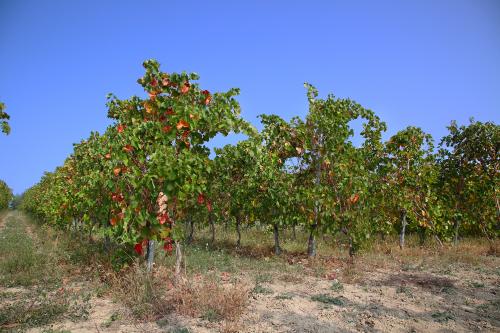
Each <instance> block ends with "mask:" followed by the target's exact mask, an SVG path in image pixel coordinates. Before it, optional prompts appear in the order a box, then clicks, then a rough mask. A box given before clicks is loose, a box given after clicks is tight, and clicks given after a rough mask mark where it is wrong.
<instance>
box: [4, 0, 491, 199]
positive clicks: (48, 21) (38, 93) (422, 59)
mask: <svg viewBox="0 0 500 333" xmlns="http://www.w3.org/2000/svg"><path fill="white" fill-rule="evenodd" d="M148 58H156V59H158V60H159V61H160V63H161V64H162V68H163V70H165V71H182V70H186V71H194V72H197V73H198V74H200V75H201V83H202V85H203V86H204V87H206V88H207V89H209V90H226V89H228V88H230V87H239V88H241V96H240V98H239V101H240V103H241V106H242V110H243V112H242V114H243V116H244V117H245V118H246V119H247V120H249V121H251V122H252V123H254V124H255V125H256V126H257V125H258V120H257V118H256V116H257V115H258V114H261V113H276V114H278V115H280V116H282V117H284V118H286V119H289V118H291V117H292V116H296V115H298V116H304V115H305V114H306V112H307V101H306V97H305V90H304V88H303V83H304V82H305V81H308V82H310V83H312V84H314V85H316V86H317V87H318V89H319V90H320V94H321V95H322V96H325V95H326V94H327V93H334V94H335V95H336V96H339V97H350V98H353V99H355V100H356V101H358V102H359V103H361V104H362V105H363V106H365V107H366V108H370V109H372V110H374V111H375V112H376V113H377V114H378V115H379V116H380V117H381V118H382V119H383V120H385V121H386V122H387V124H388V127H389V130H388V132H387V134H386V135H385V137H386V138H387V137H388V136H389V135H391V134H394V133H395V132H397V131H398V130H400V129H402V128H404V127H405V126H407V125H416V126H420V127H422V128H423V129H424V130H425V131H427V132H430V133H431V134H432V135H433V136H434V138H435V139H436V141H439V139H440V137H441V136H443V135H444V134H445V133H446V126H447V125H448V124H449V122H450V120H452V119H456V120H457V121H458V122H459V123H466V122H467V121H468V118H469V117H471V116H473V117H475V118H476V119H477V120H481V121H487V120H491V121H495V122H497V123H498V122H499V120H500V1H498V0H491V1H488V0H468V1H465V0H448V1H447V0H430V1H423V0H418V1H417V0H415V1H397V0H394V1H371V0H367V1H352V0H350V1H347V0H346V1H326V0H325V1H313V0H310V1H292V0H284V1H271V0H261V1H245V2H244V1H235V0H232V1H231V0H228V1H186V0H183V1H174V0H171V1H167V0H163V1H124V0H122V1H91V0H86V1H67V0H51V1H49V0H46V1H40V0H37V1H27V0H0V101H3V102H4V103H6V104H7V110H6V111H7V112H8V113H9V114H10V115H11V117H12V120H11V122H10V123H11V127H12V133H11V135H9V136H3V135H2V136H0V152H1V153H0V179H4V180H5V181H6V182H7V183H8V184H9V185H10V186H11V187H12V188H13V189H14V191H15V192H16V193H21V192H22V191H24V190H25V189H26V188H28V187H29V186H31V185H33V184H35V183H36V182H37V181H38V180H39V178H40V177H41V176H42V174H43V172H44V171H46V170H47V171H51V170H53V169H54V168H55V167H56V166H58V165H61V164H62V163H63V161H64V159H65V158H66V157H67V156H68V155H69V154H70V153H71V152H72V144H73V143H74V142H78V141H80V140H81V139H82V138H86V137H87V136H88V135H89V133H90V131H92V130H98V131H101V132H102V131H103V130H104V129H105V128H106V126H108V125H109V124H110V122H109V120H108V119H107V118H106V107H105V102H106V100H105V96H106V94H107V93H108V92H113V93H115V94H116V95H117V96H118V97H120V98H127V97H130V96H131V95H132V94H140V93H142V91H141V89H140V86H139V85H138V84H137V83H136V80H137V78H139V77H140V76H141V75H142V72H143V68H142V66H141V64H142V62H143V61H144V60H145V59H148ZM226 142H234V138H220V139H218V140H217V142H216V144H217V145H222V144H224V143H226Z"/></svg>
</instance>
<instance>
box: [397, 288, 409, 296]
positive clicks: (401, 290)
mask: <svg viewBox="0 0 500 333" xmlns="http://www.w3.org/2000/svg"><path fill="white" fill-rule="evenodd" d="M396 293H397V294H405V295H406V296H409V297H412V296H413V291H412V289H411V288H410V287H407V286H399V287H398V288H397V289H396Z"/></svg>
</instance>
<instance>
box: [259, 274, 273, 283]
mask: <svg viewBox="0 0 500 333" xmlns="http://www.w3.org/2000/svg"><path fill="white" fill-rule="evenodd" d="M271 282H273V276H272V275H271V274H269V273H261V274H258V275H257V276H256V277H255V283H256V284H260V283H271Z"/></svg>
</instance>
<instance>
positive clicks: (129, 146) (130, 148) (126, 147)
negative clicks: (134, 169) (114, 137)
mask: <svg viewBox="0 0 500 333" xmlns="http://www.w3.org/2000/svg"><path fill="white" fill-rule="evenodd" d="M123 150H124V151H126V152H127V153H130V152H131V151H132V150H134V147H132V146H131V145H126V146H125V147H123Z"/></svg>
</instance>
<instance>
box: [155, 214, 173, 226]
mask: <svg viewBox="0 0 500 333" xmlns="http://www.w3.org/2000/svg"><path fill="white" fill-rule="evenodd" d="M157 219H158V222H160V224H164V223H165V222H168V223H170V216H169V215H168V212H165V213H162V214H160V215H158V217H157Z"/></svg>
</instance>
